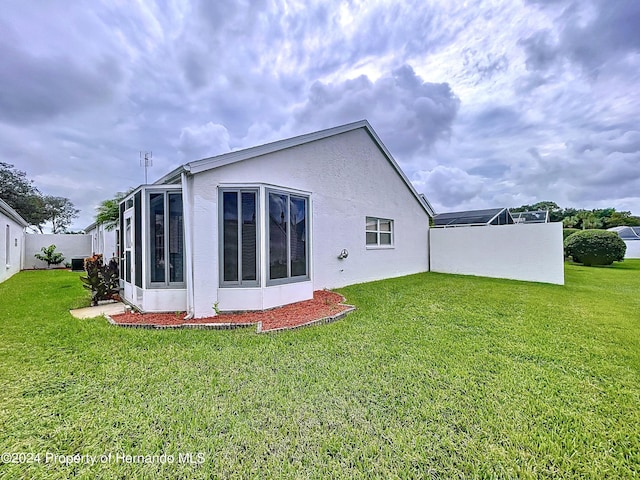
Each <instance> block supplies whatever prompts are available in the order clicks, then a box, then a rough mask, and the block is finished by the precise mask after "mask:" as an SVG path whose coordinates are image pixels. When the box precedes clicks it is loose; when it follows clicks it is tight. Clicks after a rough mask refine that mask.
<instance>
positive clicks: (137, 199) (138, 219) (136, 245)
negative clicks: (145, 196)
mask: <svg viewBox="0 0 640 480" xmlns="http://www.w3.org/2000/svg"><path fill="white" fill-rule="evenodd" d="M133 212H134V213H133V220H134V221H133V236H134V238H133V256H134V263H135V265H134V271H135V275H136V277H135V279H134V281H135V284H136V285H137V286H138V287H142V192H138V193H136V194H135V195H134V196H133Z"/></svg>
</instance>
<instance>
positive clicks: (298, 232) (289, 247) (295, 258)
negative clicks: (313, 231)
mask: <svg viewBox="0 0 640 480" xmlns="http://www.w3.org/2000/svg"><path fill="white" fill-rule="evenodd" d="M267 195H268V202H269V205H268V212H269V227H268V229H269V234H268V235H269V244H268V248H267V251H268V252H269V265H268V268H269V277H268V279H269V282H270V283H272V284H274V283H287V282H295V281H300V280H306V279H308V278H309V255H308V243H309V242H308V235H309V231H308V228H307V227H308V214H309V212H308V210H309V208H308V204H309V199H308V198H307V197H303V196H300V195H294V194H290V193H287V192H280V191H272V190H269V191H267Z"/></svg>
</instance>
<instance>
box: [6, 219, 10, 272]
mask: <svg viewBox="0 0 640 480" xmlns="http://www.w3.org/2000/svg"><path fill="white" fill-rule="evenodd" d="M5 240H6V243H5V245H6V247H5V250H6V252H5V264H6V265H7V266H9V265H11V227H10V226H9V225H7V228H6V239H5Z"/></svg>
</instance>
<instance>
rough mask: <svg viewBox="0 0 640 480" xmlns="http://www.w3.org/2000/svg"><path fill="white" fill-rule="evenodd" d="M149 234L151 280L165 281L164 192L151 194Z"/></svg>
mask: <svg viewBox="0 0 640 480" xmlns="http://www.w3.org/2000/svg"><path fill="white" fill-rule="evenodd" d="M149 236H150V240H151V281H152V282H164V281H165V275H164V268H165V256H164V250H165V238H164V194H163V193H152V194H151V195H149Z"/></svg>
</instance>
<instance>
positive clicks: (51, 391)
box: [0, 261, 640, 478]
mask: <svg viewBox="0 0 640 480" xmlns="http://www.w3.org/2000/svg"><path fill="white" fill-rule="evenodd" d="M341 292H342V293H343V294H344V295H345V296H346V297H347V300H348V301H349V303H353V304H355V305H356V306H357V307H358V310H357V311H356V312H354V313H352V314H350V315H349V316H347V317H346V318H345V319H343V320H341V321H339V322H336V323H333V324H330V325H323V326H318V327H312V328H306V329H301V330H295V331H291V332H286V333H281V334H274V335H258V334H256V333H255V332H254V331H253V330H248V329H241V330H222V331H215V330H175V331H160V330H142V329H124V328H118V327H113V326H110V325H109V324H108V323H107V322H106V321H105V320H104V319H92V320H77V319H74V318H73V317H71V316H70V315H69V313H68V309H69V308H74V307H78V306H81V305H83V304H87V303H88V300H87V295H86V293H85V291H83V290H82V288H81V286H80V281H79V280H78V275H77V274H76V273H70V272H66V271H37V272H23V273H20V274H18V275H16V276H14V277H12V278H11V279H9V280H8V281H6V282H4V283H2V284H0V386H1V387H2V388H1V389H0V452H13V453H25V454H31V455H35V454H40V458H39V461H40V463H29V464H11V463H10V464H6V463H5V464H0V478H68V477H71V476H74V475H75V476H79V477H80V478H211V477H218V478H219V477H222V478H229V477H235V478H247V477H254V478H265V477H267V478H269V477H271V478H282V477H284V478H338V477H340V478H372V477H377V478H420V477H428V478H431V477H433V478H439V477H440V478H451V477H454V478H455V477H525V478H526V477H529V478H538V477H554V478H555V477H592V478H604V477H634V476H635V477H638V476H639V475H640V295H639V293H640V261H625V262H623V263H621V264H617V265H615V266H614V267H610V268H586V267H581V266H576V265H567V266H566V286H564V287H563V286H554V285H543V284H534V283H524V282H512V281H506V280H495V279H483V278H475V277H464V276H455V275H443V274H435V273H427V274H420V275H412V276H408V277H403V278H399V279H392V280H386V281H381V282H375V283H369V284H362V285H355V286H351V287H348V288H344V289H342V290H341ZM190 452H191V453H193V461H194V462H193V464H189V463H185V462H184V457H183V458H182V460H183V462H182V463H180V460H181V459H180V457H179V456H180V454H182V455H183V456H184V455H185V454H187V453H190ZM198 453H201V456H198ZM47 454H48V455H49V456H48V458H47ZM62 454H69V455H72V454H80V455H84V457H83V458H82V459H80V460H81V462H80V463H79V464H71V465H63V464H61V463H60V458H59V457H58V458H56V459H54V458H53V457H52V455H62ZM109 454H111V459H110V460H109V459H108V458H107V457H104V458H103V460H104V463H101V461H100V460H101V459H100V456H101V455H109ZM161 454H165V455H167V456H169V457H167V458H166V462H163V461H162V460H164V459H163V458H159V459H149V458H148V460H150V461H151V460H155V461H154V462H153V463H147V464H143V463H128V462H127V460H133V458H126V459H124V460H123V458H122V457H120V456H121V455H140V456H145V455H148V456H150V455H161ZM88 455H90V456H94V457H95V461H96V463H95V464H94V465H91V464H90V463H87V457H86V456H88ZM171 456H173V460H174V463H169V462H170V460H171ZM3 458H4V457H3ZM21 458H22V459H26V460H29V459H30V460H35V458H34V457H32V456H29V457H21ZM15 459H18V458H17V457H14V460H15ZM201 460H202V462H201ZM47 461H48V463H47Z"/></svg>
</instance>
